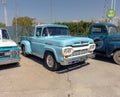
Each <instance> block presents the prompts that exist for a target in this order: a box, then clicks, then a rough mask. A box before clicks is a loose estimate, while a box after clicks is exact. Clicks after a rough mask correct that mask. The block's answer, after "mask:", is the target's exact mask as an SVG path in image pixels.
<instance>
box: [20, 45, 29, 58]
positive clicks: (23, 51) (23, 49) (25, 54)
mask: <svg viewBox="0 0 120 97" xmlns="http://www.w3.org/2000/svg"><path fill="white" fill-rule="evenodd" d="M21 49H22V54H23V55H24V56H25V57H27V56H28V55H29V54H27V53H26V51H25V46H22V47H21Z"/></svg>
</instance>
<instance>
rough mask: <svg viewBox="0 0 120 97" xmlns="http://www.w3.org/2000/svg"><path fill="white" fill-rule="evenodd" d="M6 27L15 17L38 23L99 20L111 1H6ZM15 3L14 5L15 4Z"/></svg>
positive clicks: (118, 13) (119, 14)
mask: <svg viewBox="0 0 120 97" xmlns="http://www.w3.org/2000/svg"><path fill="white" fill-rule="evenodd" d="M1 1H2V0H0V22H3V23H4V22H5V20H4V9H3V4H2V3H1ZM6 1H7V6H6V7H7V19H8V25H11V23H12V20H13V18H14V17H15V16H17V17H24V16H29V17H30V18H34V19H36V21H38V22H43V23H51V22H71V21H74V22H75V21H81V20H84V21H91V20H99V19H101V18H102V17H105V16H106V13H105V12H106V11H105V8H106V10H108V9H110V6H111V0H107V3H106V7H105V0H6ZM15 1H16V3H15ZM119 5H120V0H116V16H117V17H120V6H119Z"/></svg>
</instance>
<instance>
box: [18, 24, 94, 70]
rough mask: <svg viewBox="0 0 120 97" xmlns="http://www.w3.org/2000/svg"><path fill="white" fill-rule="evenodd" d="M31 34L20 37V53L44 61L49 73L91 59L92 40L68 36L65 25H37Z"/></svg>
mask: <svg viewBox="0 0 120 97" xmlns="http://www.w3.org/2000/svg"><path fill="white" fill-rule="evenodd" d="M33 33H34V35H33V36H21V37H20V45H21V50H22V53H23V55H25V56H27V55H29V54H31V55H35V56H38V57H40V58H42V59H44V63H45V64H44V66H45V67H46V68H47V69H49V70H51V71H55V70H58V69H59V67H60V65H69V64H75V63H79V62H84V61H85V60H86V59H88V58H91V57H93V50H94V49H95V44H94V42H93V40H92V39H90V38H87V37H86V38H85V37H72V36H70V35H69V29H68V27H67V26H65V25H58V24H43V25H38V26H35V28H34V31H33Z"/></svg>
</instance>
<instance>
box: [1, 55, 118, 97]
mask: <svg viewBox="0 0 120 97" xmlns="http://www.w3.org/2000/svg"><path fill="white" fill-rule="evenodd" d="M0 97H120V66H119V65H116V64H114V62H113V61H112V59H109V58H106V57H98V58H97V59H88V60H87V62H86V63H84V64H83V63H81V64H76V65H71V66H64V67H61V69H60V70H59V71H56V72H51V71H49V70H47V69H46V68H45V67H44V66H43V60H41V59H40V58H38V57H35V56H30V57H29V58H28V57H24V56H22V55H21V61H20V63H19V64H11V65H4V66H0Z"/></svg>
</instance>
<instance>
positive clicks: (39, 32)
mask: <svg viewBox="0 0 120 97" xmlns="http://www.w3.org/2000/svg"><path fill="white" fill-rule="evenodd" d="M41 31H42V28H37V30H36V36H41Z"/></svg>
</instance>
